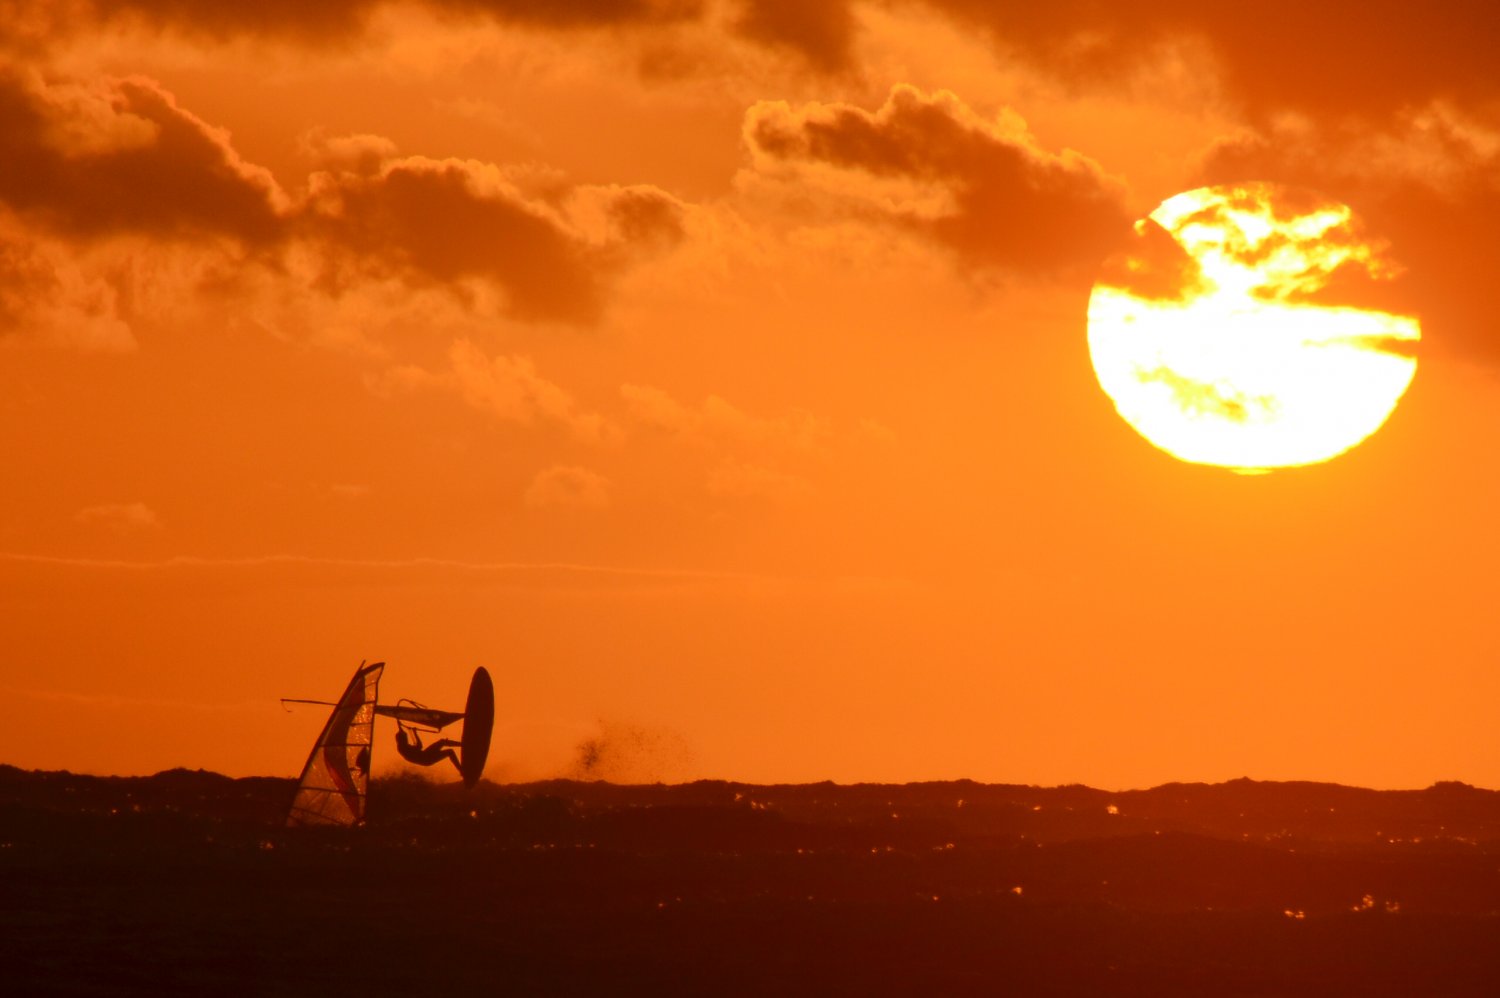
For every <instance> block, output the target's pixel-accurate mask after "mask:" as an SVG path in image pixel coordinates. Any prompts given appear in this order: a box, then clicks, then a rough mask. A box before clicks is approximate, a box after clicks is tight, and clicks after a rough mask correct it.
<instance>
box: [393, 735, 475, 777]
mask: <svg viewBox="0 0 1500 998" xmlns="http://www.w3.org/2000/svg"><path fill="white" fill-rule="evenodd" d="M462 744H463V743H462V742H456V741H454V740H453V739H451V738H439V739H438V740H437V741H435V742H433V743H432V744H431V745H426V746H424V745H423V744H422V738H421V736H420V735H418V734H417V733H416V732H415V731H412V732H411V733H410V734H408V733H407V730H406V726H405V725H402V726H401V727H398V728H397V729H396V751H397V752H399V753H401V758H403V759H405V760H406V761H407V762H409V763H412V764H413V765H416V766H435V765H437V763H438V762H440V761H441V760H443V759H445V758H446V759H447V760H448V761H449V762H451V763H453V765H454V766H455V767H456V768H457V769H458V771H459V772H460V773H461V772H463V766H461V765H460V764H459V761H458V754H457V753H456V752H454V751H453V748H454V747H455V746H460V745H462Z"/></svg>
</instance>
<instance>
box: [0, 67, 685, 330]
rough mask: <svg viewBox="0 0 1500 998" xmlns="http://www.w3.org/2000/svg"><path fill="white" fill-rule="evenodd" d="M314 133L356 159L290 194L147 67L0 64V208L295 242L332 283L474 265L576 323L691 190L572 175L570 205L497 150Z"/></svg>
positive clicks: (40, 279) (515, 298)
mask: <svg viewBox="0 0 1500 998" xmlns="http://www.w3.org/2000/svg"><path fill="white" fill-rule="evenodd" d="M320 141H321V147H326V148H325V149H324V151H325V152H326V155H324V156H323V157H322V158H323V159H324V161H325V162H327V163H329V164H330V165H336V164H342V165H346V166H348V167H350V168H352V169H350V170H347V171H341V172H329V173H319V174H315V175H314V177H313V178H312V182H311V185H310V193H309V195H308V196H307V197H306V198H305V199H303V200H300V201H299V200H294V199H292V198H291V197H289V196H288V195H287V194H285V193H284V192H283V191H282V190H281V189H280V188H279V187H278V186H277V184H276V182H275V180H274V179H273V178H272V176H271V174H270V173H269V172H268V171H266V170H264V169H262V168H260V167H257V166H255V165H253V164H250V163H247V162H245V160H244V159H242V158H241V157H240V155H239V154H238V153H237V152H236V151H235V149H234V147H233V146H232V145H231V143H230V138H229V135H228V133H227V132H225V131H223V130H221V129H217V128H214V127H212V126H211V125H209V124H207V123H206V122H204V121H202V120H201V119H199V118H197V117H196V116H194V115H193V114H191V113H190V112H188V111H187V110H185V109H183V108H181V107H179V106H178V104H177V102H176V100H175V99H174V98H173V96H172V95H171V94H170V93H168V92H167V91H166V90H164V89H162V88H161V87H160V86H159V85H158V84H156V83H155V82H153V81H151V80H147V79H144V78H131V79H125V80H115V81H108V82H105V83H103V84H100V85H97V86H82V85H77V84H67V83H52V84H43V83H41V82H40V81H39V80H37V79H34V78H29V77H22V76H18V75H0V208H8V209H9V210H10V211H11V212H13V213H14V215H15V216H16V217H17V218H18V219H20V220H21V222H22V223H23V224H25V225H30V226H33V227H35V228H36V229H37V230H38V231H39V232H45V233H48V234H50V235H51V236H53V237H60V238H62V239H65V240H72V241H75V242H78V243H86V242H90V241H95V240H99V239H104V238H108V237H113V236H138V237H142V238H145V239H147V240H152V241H163V240H166V241H205V242H213V243H217V244H220V245H234V246H238V247H239V248H240V249H241V250H249V251H251V252H254V253H257V254H260V255H261V256H262V257H263V258H265V259H270V258H271V255H272V254H274V253H275V252H276V251H277V250H279V249H280V248H282V247H284V246H285V245H287V244H288V243H289V242H290V241H292V240H299V241H302V242H304V243H307V244H310V245H311V247H312V248H313V249H314V250H315V251H316V252H317V253H318V254H319V255H320V256H321V257H322V258H323V259H324V260H325V261H326V262H327V264H328V266H327V267H325V274H326V275H327V277H328V283H329V286H330V287H334V286H336V285H337V283H338V280H337V279H338V278H339V277H341V276H342V277H347V276H348V275H350V274H356V275H357V274H362V273H363V274H376V275H380V276H396V277H399V278H401V279H403V280H405V281H407V282H409V283H411V284H428V283H432V284H440V283H447V282H453V281H456V280H460V279H464V278H474V279H478V280H481V281H487V282H490V283H491V284H493V285H495V286H497V287H499V288H500V289H502V291H503V292H504V294H505V297H506V301H507V304H508V307H509V309H510V311H511V312H512V313H513V314H515V315H516V316H517V317H519V318H523V319H551V320H560V321H567V322H578V323H583V322H589V321H592V320H593V319H594V318H595V317H597V315H598V314H599V312H600V309H601V308H602V305H603V299H604V291H605V283H606V282H607V280H608V278H609V277H610V276H611V275H612V274H613V273H615V272H616V271H617V270H618V269H619V268H620V267H622V266H624V265H626V264H628V263H629V262H630V261H631V260H632V259H634V258H635V257H636V256H637V255H638V254H639V252H640V251H642V250H644V249H661V248H663V247H667V246H670V245H672V244H673V243H675V242H676V241H677V240H678V239H679V238H680V237H681V235H682V217H681V216H682V205H681V203H680V202H678V201H676V200H675V199H674V198H672V197H670V196H669V195H667V194H666V193H664V192H662V191H660V190H658V189H656V188H651V187H619V188H613V187H611V188H574V189H571V190H565V191H563V192H562V194H561V195H559V196H560V197H561V198H562V199H563V200H564V201H565V202H567V203H566V204H563V205H562V206H559V205H557V204H553V203H549V202H545V201H541V200H538V199H534V198H528V197H526V196H524V195H522V194H521V193H520V192H519V191H517V190H516V189H515V188H514V186H512V185H510V184H509V183H508V182H506V181H505V180H504V178H503V177H502V175H501V172H500V170H499V169H498V168H497V167H495V166H494V165H492V164H486V163H479V162H473V161H457V160H441V161H440V160H430V159H423V158H421V157H411V158H406V159H397V158H394V147H393V146H392V145H391V144H390V143H389V142H387V141H385V140H383V139H381V138H379V137H378V136H368V135H363V136H352V137H349V138H347V139H337V138H334V139H326V138H325V139H321V140H320ZM575 206H576V208H577V214H579V215H582V216H585V217H583V218H581V219H576V218H574V217H573V213H574V212H573V209H574V207H575ZM0 271H3V274H0V278H3V284H4V286H5V288H6V289H7V290H6V291H5V295H6V297H7V299H14V298H16V296H17V295H19V294H23V292H24V293H25V294H27V295H32V294H36V295H39V294H41V292H42V291H43V290H44V289H43V288H42V284H44V283H46V281H47V280H48V277H47V274H48V273H49V272H48V271H47V270H46V269H45V268H43V267H41V265H40V264H38V263H36V262H35V261H34V260H32V259H31V258H30V257H24V258H23V257H22V256H21V255H18V251H17V252H11V251H6V253H5V254H4V258H3V260H0ZM28 289H29V290H28ZM10 312H11V313H12V315H15V314H19V312H18V310H17V309H15V308H11V309H10Z"/></svg>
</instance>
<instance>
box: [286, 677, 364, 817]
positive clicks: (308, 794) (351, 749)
mask: <svg viewBox="0 0 1500 998" xmlns="http://www.w3.org/2000/svg"><path fill="white" fill-rule="evenodd" d="M384 669H385V663H384V662H376V663H375V664H374V665H363V664H361V665H360V667H359V670H358V671H357V672H355V673H354V678H353V679H352V680H350V681H349V687H348V689H346V690H344V695H343V696H341V697H339V700H338V703H337V704H335V705H334V708H333V712H332V713H330V714H329V715H328V723H327V724H325V725H323V733H322V734H321V735H319V736H318V740H317V742H315V743H314V744H313V750H312V754H311V755H309V756H308V757H307V765H306V766H304V767H303V768H302V780H301V782H300V783H299V784H298V786H297V796H296V797H295V798H293V800H292V810H291V813H290V814H288V815H287V819H286V823H287V825H288V826H296V825H362V824H364V821H365V794H366V791H367V790H368V789H369V785H370V749H371V743H372V741H373V740H374V735H375V695H376V692H377V689H378V687H379V686H380V673H381V672H382V671H383V670H384Z"/></svg>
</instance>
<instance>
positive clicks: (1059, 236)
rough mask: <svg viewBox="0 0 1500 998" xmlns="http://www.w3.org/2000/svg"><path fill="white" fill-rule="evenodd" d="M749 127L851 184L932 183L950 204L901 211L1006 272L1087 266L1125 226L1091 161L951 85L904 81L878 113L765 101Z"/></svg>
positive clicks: (750, 136)
mask: <svg viewBox="0 0 1500 998" xmlns="http://www.w3.org/2000/svg"><path fill="white" fill-rule="evenodd" d="M745 135H746V140H747V141H748V142H749V144H750V146H751V150H752V152H753V153H754V154H755V155H756V156H757V158H758V159H761V160H764V161H768V162H769V163H771V164H774V165H777V166H783V167H791V168H793V169H796V168H798V167H821V168H828V167H832V168H835V169H837V170H839V171H844V172H845V173H846V174H848V175H850V177H851V178H853V179H854V181H855V182H853V183H851V184H850V185H849V189H850V191H851V192H857V191H858V190H859V184H858V182H857V178H859V177H860V176H864V177H871V178H877V179H882V180H898V181H910V182H912V183H913V184H915V185H919V186H926V187H930V188H935V189H936V190H937V191H939V192H940V193H941V194H943V195H944V196H945V197H946V199H947V200H948V202H949V203H948V204H946V205H943V206H941V207H937V208H932V207H925V208H913V209H912V210H909V211H903V210H900V209H898V210H896V211H895V212H894V216H895V217H896V218H897V219H898V220H900V221H902V222H903V223H905V224H907V225H910V226H912V227H914V228H917V229H919V230H921V231H923V232H925V233H927V234H928V235H930V236H931V237H932V238H934V239H936V240H937V241H938V242H940V243H942V244H943V245H945V246H947V247H949V248H950V249H952V250H953V251H954V252H956V253H957V254H958V255H959V256H960V258H962V259H964V260H966V261H968V262H970V263H974V264H978V265H983V266H990V267H995V268H998V269H1000V270H1003V271H1007V272H1011V273H1049V272H1057V271H1063V270H1068V269H1072V268H1075V267H1077V266H1079V265H1086V266H1090V267H1091V266H1093V265H1094V264H1095V263H1096V262H1097V261H1098V259H1099V257H1100V256H1101V255H1102V253H1103V251H1104V250H1105V249H1106V248H1107V247H1108V246H1110V245H1111V244H1112V243H1113V242H1114V241H1115V240H1117V239H1119V238H1121V237H1123V235H1124V234H1125V232H1126V231H1127V230H1126V228H1125V226H1126V223H1127V222H1128V221H1129V219H1128V217H1127V216H1126V214H1125V212H1124V209H1123V207H1122V204H1121V198H1120V191H1119V189H1118V188H1117V186H1116V185H1115V184H1114V183H1112V182H1111V181H1110V180H1109V179H1108V178H1107V177H1106V176H1105V175H1104V174H1103V173H1102V172H1101V171H1100V169H1099V168H1098V166H1097V165H1096V164H1094V163H1093V162H1092V161H1091V160H1088V159H1086V158H1085V157H1083V156H1080V155H1078V154H1076V153H1072V152H1063V153H1061V154H1053V153H1049V152H1046V151H1045V150H1042V149H1039V148H1037V147H1036V145H1035V144H1034V143H1033V142H1032V141H1031V138H1030V136H1029V135H1027V134H1026V133H1025V131H1024V125H1022V124H1021V123H1020V122H1019V121H1018V120H1016V121H1012V122H1009V123H1000V122H996V121H991V120H988V119H985V118H982V117H980V116H979V115H978V114H976V113H975V112H973V111H972V110H970V109H969V108H968V107H967V106H966V105H964V104H963V103H962V102H961V101H960V100H958V98H956V97H954V96H953V95H952V94H947V93H938V94H934V95H931V96H928V95H925V94H923V93H921V92H920V91H918V90H916V89H915V88H913V87H909V86H899V87H896V88H895V89H893V90H892V91H891V96H890V98H889V99H888V100H887V101H886V103H885V105H884V106H882V107H881V108H880V109H879V110H876V111H873V112H871V111H865V110H863V109H861V108H857V107H851V106H849V105H844V104H810V105H807V106H805V107H803V108H801V109H799V110H793V109H792V108H790V107H789V106H787V105H786V104H784V103H762V104H759V105H757V106H756V107H754V108H752V109H751V111H750V112H749V114H748V115H747V119H746V124H745ZM872 200H873V201H877V202H880V201H888V200H889V199H882V198H873V199H872ZM883 210H889V209H883Z"/></svg>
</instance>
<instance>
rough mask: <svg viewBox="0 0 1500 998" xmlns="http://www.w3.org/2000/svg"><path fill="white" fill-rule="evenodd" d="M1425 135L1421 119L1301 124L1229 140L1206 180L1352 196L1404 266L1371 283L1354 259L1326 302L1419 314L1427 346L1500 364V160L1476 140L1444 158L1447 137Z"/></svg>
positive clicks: (1323, 296) (1322, 296)
mask: <svg viewBox="0 0 1500 998" xmlns="http://www.w3.org/2000/svg"><path fill="white" fill-rule="evenodd" d="M1424 131H1425V130H1424V128H1423V127H1422V126H1421V122H1420V119H1419V120H1417V121H1415V122H1414V121H1406V122H1400V121H1397V122H1387V123H1385V124H1383V125H1381V124H1376V123H1374V122H1370V121H1349V122H1346V123H1344V124H1342V125H1339V126H1328V127H1299V128H1298V129H1297V131H1296V134H1295V141H1288V140H1287V139H1288V136H1286V135H1284V134H1278V133H1276V132H1274V131H1272V132H1269V133H1267V134H1263V135H1260V136H1254V137H1249V138H1244V139H1241V140H1238V141H1235V142H1232V143H1227V144H1225V145H1224V146H1222V147H1221V148H1219V149H1218V150H1217V152H1216V153H1215V154H1214V155H1213V156H1212V157H1211V158H1210V159H1209V161H1208V163H1207V165H1206V167H1205V178H1206V179H1208V180H1212V181H1230V180H1239V179H1242V178H1245V177H1257V178H1263V179H1265V180H1270V181H1276V182H1281V183H1289V184H1298V185H1302V186H1306V187H1312V188H1316V189H1318V190H1322V191H1326V192H1328V193H1329V194H1331V195H1333V196H1335V197H1337V198H1338V199H1339V200H1342V201H1344V202H1346V203H1348V204H1349V205H1351V206H1352V207H1353V208H1354V209H1355V211H1356V213H1357V214H1358V215H1359V216H1360V217H1361V219H1362V220H1363V222H1364V224H1365V229H1366V230H1367V231H1368V232H1370V233H1372V234H1373V235H1375V236H1378V237H1380V238H1381V239H1383V240H1386V241H1388V243H1389V253H1388V256H1389V258H1390V259H1391V260H1393V261H1395V262H1397V263H1399V264H1400V265H1402V266H1403V267H1404V268H1405V273H1404V274H1402V275H1401V279H1400V280H1399V281H1379V280H1374V281H1372V280H1371V279H1370V277H1371V275H1370V274H1368V273H1367V272H1365V271H1363V269H1362V268H1358V267H1352V266H1351V267H1345V268H1342V270H1341V271H1338V272H1335V273H1334V274H1333V275H1331V278H1330V280H1329V282H1328V285H1327V287H1326V288H1324V289H1322V290H1321V291H1320V292H1319V294H1318V295H1317V298H1318V300H1320V301H1323V302H1325V303H1338V304H1346V303H1347V304H1359V305H1363V306H1366V307H1376V308H1382V309H1386V310H1389V311H1400V312H1405V313H1408V314H1415V315H1416V316H1417V317H1418V318H1419V319H1420V320H1421V323H1422V337H1423V345H1422V349H1423V352H1424V353H1432V354H1437V355H1447V356H1455V357H1462V358H1466V359H1470V360H1475V361H1478V362H1481V363H1484V364H1487V365H1488V364H1500V323H1497V321H1496V319H1495V316H1494V310H1493V308H1492V307H1491V306H1490V304H1489V301H1488V295H1487V294H1486V293H1485V290H1484V289H1487V288H1489V287H1491V286H1492V285H1493V283H1494V272H1495V268H1496V263H1497V257H1500V254H1497V251H1496V240H1495V233H1496V231H1500V190H1497V189H1496V187H1495V185H1494V182H1493V178H1494V177H1495V176H1496V175H1497V168H1500V156H1497V155H1494V154H1491V155H1490V156H1489V157H1487V158H1486V157H1483V156H1479V155H1476V154H1475V152H1474V149H1473V147H1471V146H1468V145H1465V146H1463V147H1462V148H1460V149H1459V150H1457V151H1454V152H1452V154H1451V155H1447V156H1445V155H1444V154H1443V152H1442V149H1443V148H1444V147H1446V146H1447V145H1448V144H1449V137H1447V136H1438V137H1437V140H1436V145H1434V144H1433V141H1432V138H1433V137H1432V136H1430V135H1426V136H1424Z"/></svg>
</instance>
